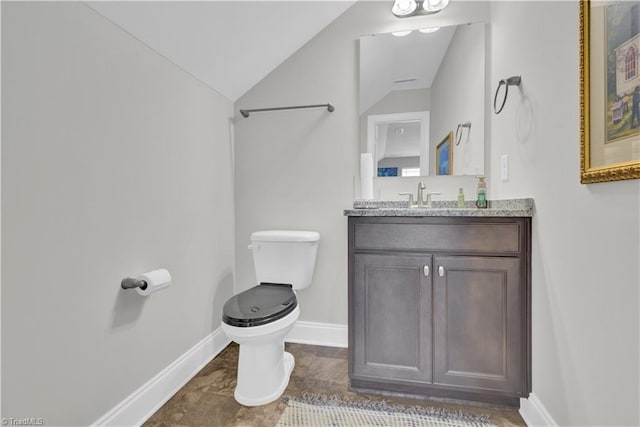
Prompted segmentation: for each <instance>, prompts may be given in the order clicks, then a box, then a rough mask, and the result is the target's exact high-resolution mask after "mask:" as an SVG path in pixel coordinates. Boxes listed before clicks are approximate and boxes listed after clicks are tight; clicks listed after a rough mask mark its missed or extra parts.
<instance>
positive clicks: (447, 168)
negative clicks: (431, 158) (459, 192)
mask: <svg viewBox="0 0 640 427" xmlns="http://www.w3.org/2000/svg"><path fill="white" fill-rule="evenodd" d="M436 175H453V132H449V133H448V134H447V136H445V137H444V138H443V139H442V141H440V143H439V144H438V145H436Z"/></svg>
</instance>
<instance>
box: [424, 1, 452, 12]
mask: <svg viewBox="0 0 640 427" xmlns="http://www.w3.org/2000/svg"><path fill="white" fill-rule="evenodd" d="M448 5H449V0H424V3H422V7H423V8H424V10H426V11H427V12H439V11H441V10H442V9H444V8H445V7H447V6H448Z"/></svg>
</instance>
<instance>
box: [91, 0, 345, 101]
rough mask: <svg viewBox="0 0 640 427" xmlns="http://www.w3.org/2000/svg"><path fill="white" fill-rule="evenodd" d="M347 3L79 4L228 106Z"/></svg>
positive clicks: (267, 0) (301, 0) (266, 0)
mask: <svg viewBox="0 0 640 427" xmlns="http://www.w3.org/2000/svg"><path fill="white" fill-rule="evenodd" d="M354 2H355V1H352V0H341V1H313V0H298V1H270V0H263V1H243V0H236V1H193V2H191V1H114V2H111V1H102V2H86V4H87V5H88V6H89V7H91V8H92V9H94V10H95V11H97V12H98V13H100V14H102V15H103V16H105V17H106V18H107V19H109V20H110V21H111V22H113V23H114V24H115V25H117V26H119V27H120V28H122V29H123V30H125V31H127V32H128V33H129V34H131V35H132V36H134V37H136V38H137V39H138V40H140V41H141V42H142V43H144V44H146V45H147V46H149V47H150V48H151V49H153V50H155V51H157V52H158V53H160V54H161V55H163V56H164V57H166V58H167V59H168V60H170V61H172V62H173V63H175V64H176V65H178V66H179V67H181V68H182V69H184V70H185V71H187V72H189V73H190V74H192V75H193V76H195V77H196V78H198V79H199V80H201V81H203V82H204V83H205V84H207V85H208V86H210V87H211V88H213V89H215V90H216V91H218V92H219V93H221V94H222V95H224V96H225V97H227V98H229V99H230V100H231V101H236V100H237V99H238V98H239V97H240V96H242V95H243V94H244V93H246V92H247V91H248V90H249V89H250V88H251V87H252V86H253V85H255V84H256V83H258V82H259V81H260V80H262V79H263V78H264V77H265V76H266V75H267V74H269V73H270V72H271V71H272V70H274V69H275V68H276V67H277V66H278V65H280V64H281V63H282V62H284V61H285V60H286V59H287V58H288V57H289V56H290V55H291V54H293V53H294V52H295V51H296V50H298V49H299V48H300V47H302V46H303V45H304V44H305V43H306V42H308V41H309V40H310V39H311V38H313V37H314V36H315V35H316V34H317V33H319V32H320V31H321V30H322V29H323V28H324V27H326V26H327V25H328V24H329V23H331V22H332V21H333V20H334V19H335V18H336V17H338V16H339V15H340V14H342V13H343V12H344V11H345V10H346V9H348V8H349V7H350V6H351V5H352V4H353V3H354Z"/></svg>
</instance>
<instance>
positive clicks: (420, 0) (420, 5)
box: [391, 0, 449, 18]
mask: <svg viewBox="0 0 640 427" xmlns="http://www.w3.org/2000/svg"><path fill="white" fill-rule="evenodd" d="M396 1H397V0H396ZM428 1H429V0H415V2H416V5H417V7H416V8H415V10H414V11H413V12H411V13H403V14H400V13H396V11H395V10H394V9H395V7H394V8H392V9H391V12H392V13H393V15H394V16H395V17H396V18H410V17H412V16H425V15H434V14H436V13H438V12H441V11H442V10H443V9H444V8H446V7H447V6H448V5H449V0H440V3H442V4H443V6H442V7H441V8H439V9H437V10H429V9H428V8H425V7H424V3H425V2H428Z"/></svg>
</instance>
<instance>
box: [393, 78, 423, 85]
mask: <svg viewBox="0 0 640 427" xmlns="http://www.w3.org/2000/svg"><path fill="white" fill-rule="evenodd" d="M417 80H418V79H401V80H394V81H393V84H394V85H401V84H403V83H413V82H416V81H417Z"/></svg>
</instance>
